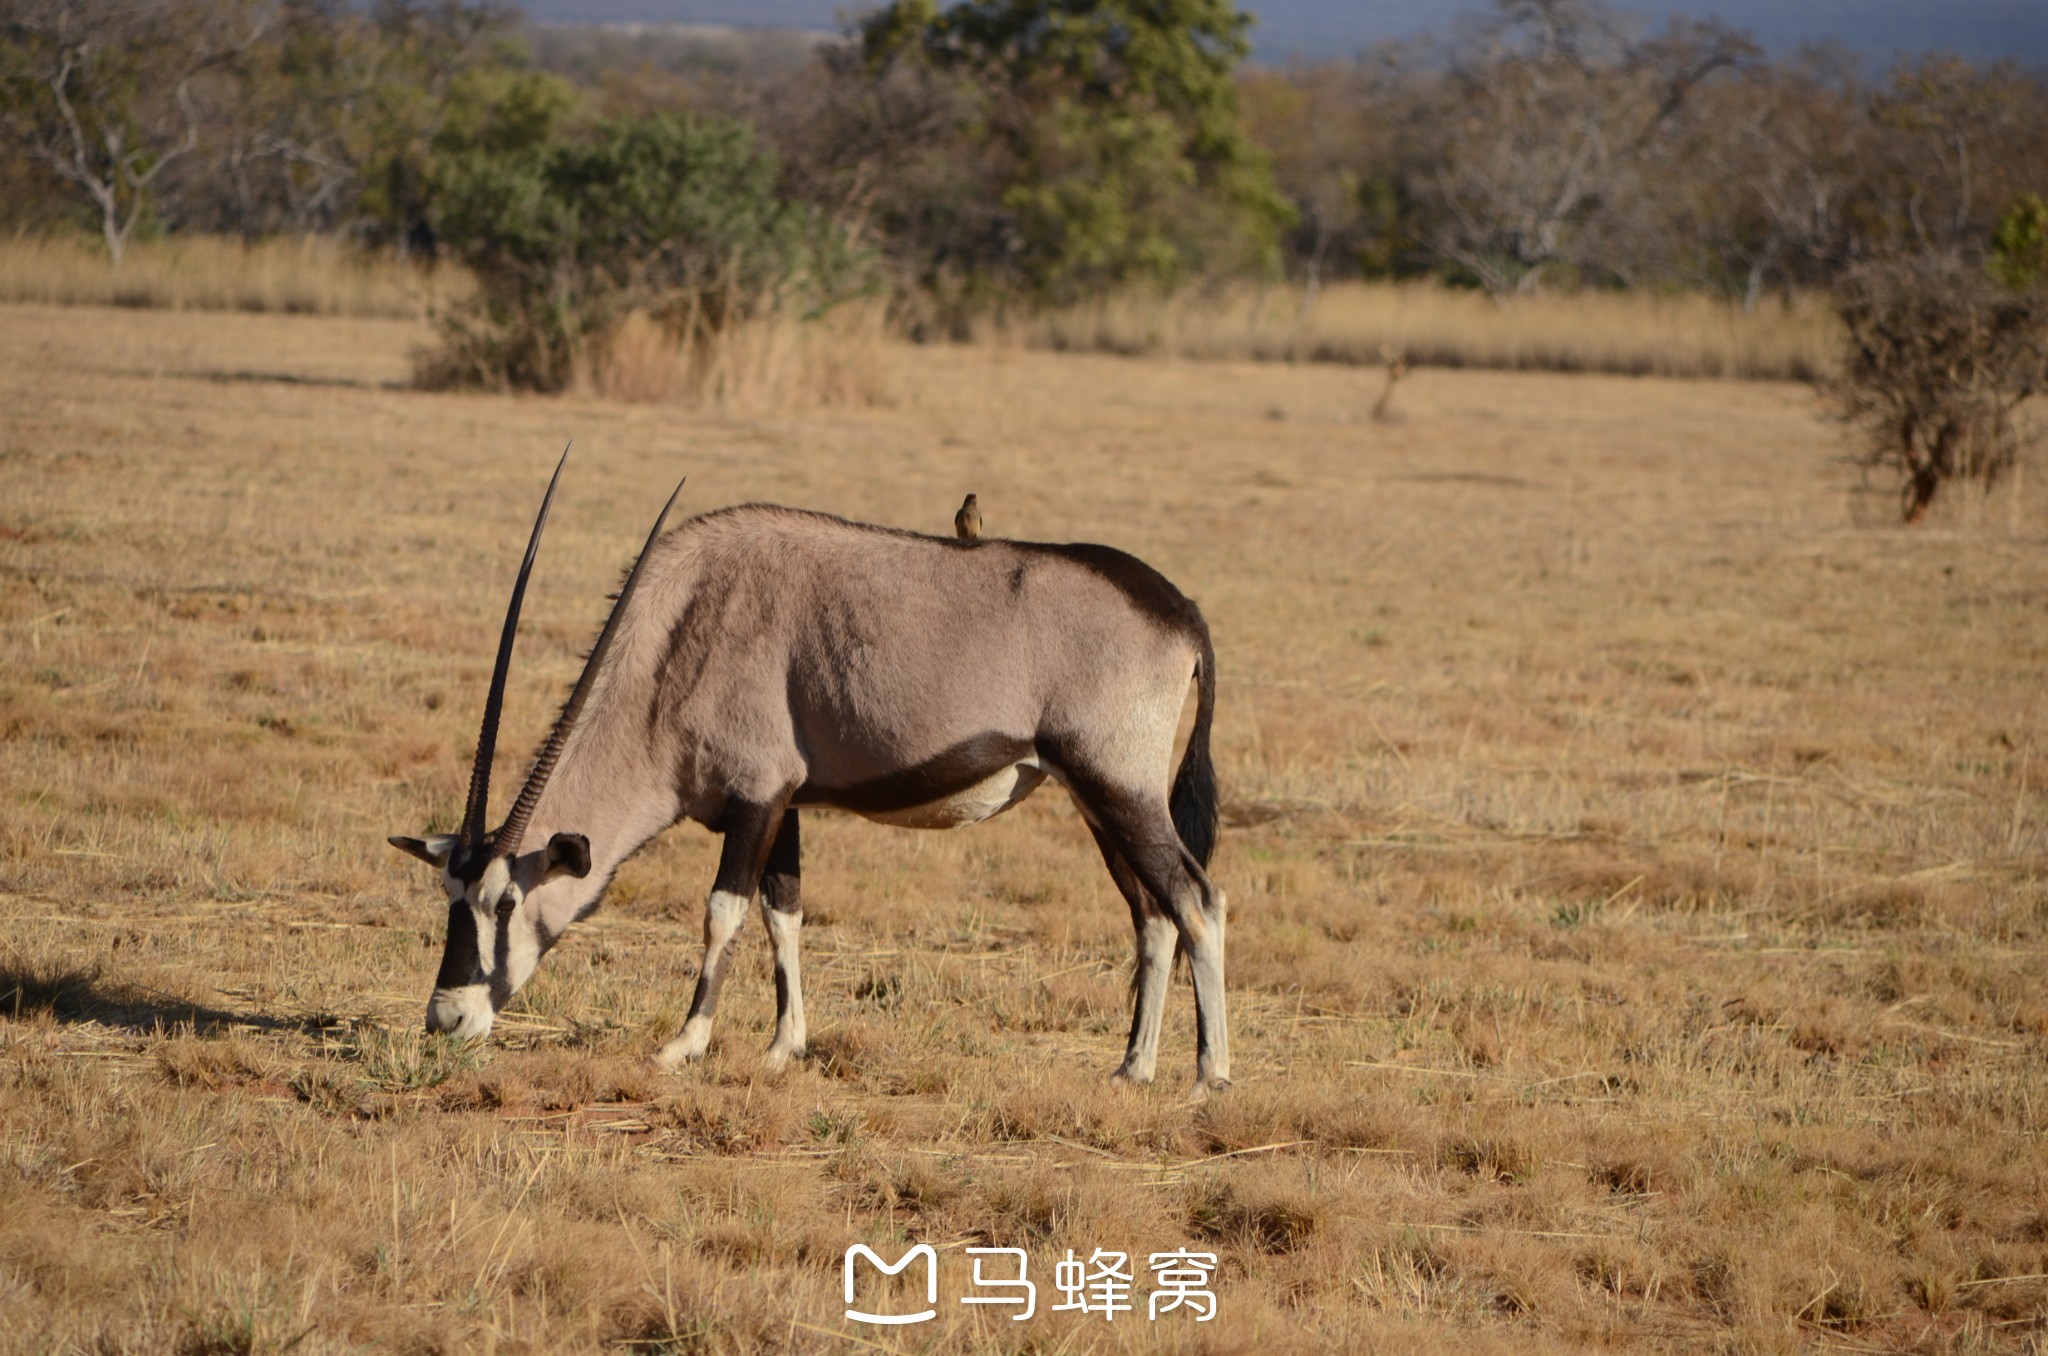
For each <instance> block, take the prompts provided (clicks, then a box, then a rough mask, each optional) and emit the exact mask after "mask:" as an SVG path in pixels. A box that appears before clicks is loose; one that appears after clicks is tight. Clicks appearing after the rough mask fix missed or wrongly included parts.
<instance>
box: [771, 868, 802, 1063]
mask: <svg viewBox="0 0 2048 1356" xmlns="http://www.w3.org/2000/svg"><path fill="white" fill-rule="evenodd" d="M761 918H762V921H764V922H766V923H767V924H768V938H769V940H770V941H772V942H774V943H775V996H776V998H777V999H778V1000H779V1001H778V1002H777V1003H776V1011H775V1039H774V1040H773V1041H772V1042H770V1043H769V1046H768V1054H767V1056H766V1057H765V1058H764V1060H763V1061H762V1062H763V1063H764V1064H765V1065H766V1067H768V1068H769V1069H771V1070H772V1069H780V1068H782V1067H783V1066H784V1065H785V1064H788V1063H789V1061H790V1060H791V1059H792V1058H794V1057H796V1056H798V1055H801V1054H803V1052H804V1047H805V1045H806V1044H807V1043H808V1041H809V1040H810V1034H809V1032H808V1031H807V1030H806V1029H805V1027H804V981H803V965H802V960H801V957H800V955H799V947H798V940H799V938H800V937H801V936H802V934H803V926H804V916H803V915H802V914H801V913H784V912H782V911H781V910H779V909H773V908H770V907H769V906H768V901H767V899H766V898H765V897H764V898H763V899H762V901H761Z"/></svg>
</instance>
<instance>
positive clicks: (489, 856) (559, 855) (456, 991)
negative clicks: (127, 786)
mask: <svg viewBox="0 0 2048 1356" xmlns="http://www.w3.org/2000/svg"><path fill="white" fill-rule="evenodd" d="M568 460H569V454H568V452H567V451H564V452H563V453H562V462H561V464H559V465H557V466H556V467H555V474H554V478H553V479H552V480H550V481H549V482H548V492H547V495H546V496H545V497H544V498H542V500H541V502H540V513H539V515H538V516H537V517H536V518H535V519H534V523H533V535H532V537H531V538H530V539H529V540H528V541H527V543H526V559H525V560H524V561H523V562H522V563H521V564H520V566H519V578H518V580H517V582H515V583H514V584H513V586H512V601H511V604H510V605H509V606H508V607H507V608H506V609H505V629H504V631H503V632H502V633H501V634H500V635H499V637H498V658H497V663H496V664H495V666H494V667H493V668H492V670H491V688H490V694H489V695H488V696H487V697H486V698H485V700H484V719H483V728H482V730H481V731H480V732H479V733H478V735H477V744H476V763H475V765H474V766H473V767H472V768H471V770H470V775H469V801H468V804H467V805H466V806H465V807H464V809H463V813H462V828H461V830H460V831H459V832H457V833H437V834H429V835H427V836H425V837H422V838H403V837H393V838H392V839H391V840H390V843H391V845H392V846H393V847H395V848H397V849H399V850H400V851H401V852H407V853H410V854H412V855H413V856H415V857H418V858H419V859H420V860H421V861H425V862H431V863H433V864H434V865H435V866H438V867H440V868H441V885H442V888H443V889H445V890H446V891H447V893H448V941H447V945H446V947H445V949H444V950H443V951H442V953H441V971H440V974H438V975H437V976H436V977H435V979H434V993H433V996H432V997H431V998H429V999H428V1000H427V1030H428V1031H443V1032H449V1033H451V1034H453V1035H456V1036H461V1037H463V1038H465V1039H468V1038H473V1037H479V1036H485V1035H488V1034H489V1033H490V1030H491V1023H492V1021H493V1020H494V1019H495V1018H496V1017H497V1014H498V1010H499V1009H500V1008H502V1007H504V1006H505V1004H506V1003H508V1002H510V1001H511V999H512V995H513V994H515V993H517V992H519V989H520V986H521V985H523V984H525V983H526V981H527V980H528V979H529V978H530V977H531V976H532V974H533V969H534V966H535V965H537V964H539V962H540V958H541V955H542V953H544V952H545V951H546V950H547V949H548V948H549V947H550V946H552V945H553V944H554V941H555V936H554V935H553V934H551V933H549V931H548V930H547V929H546V928H545V927H544V926H543V924H542V921H541V918H540V915H539V913H538V911H537V910H535V909H533V908H530V907H529V906H528V903H527V897H528V896H529V895H531V894H532V893H533V892H534V891H535V890H537V889H539V888H540V886H542V885H544V884H546V883H547V882H548V881H551V880H558V879H561V878H563V877H574V878H576V879H581V878H583V877H585V876H588V875H589V874H590V868H591V860H590V840H589V839H588V838H587V837H585V836H584V835H583V834H581V833H556V834H553V835H551V836H550V837H549V838H548V840H547V841H546V842H545V843H540V844H532V845H528V844H525V843H524V842H523V841H522V840H524V838H525V837H526V828H527V823H528V821H529V820H530V819H531V818H532V817H533V810H534V806H535V805H537V804H539V802H540V796H541V792H542V791H543V790H545V789H546V787H547V784H548V778H549V776H550V775H551V774H552V773H553V772H554V769H555V760H556V759H557V758H558V757H560V756H561V752H562V746H563V744H564V743H565V742H566V741H567V740H568V737H569V732H570V730H572V729H574V728H575V725H576V718H577V716H578V715H579V714H580V713H581V712H582V710H583V703H584V699H585V698H587V697H588V696H589V695H590V687H591V683H592V680H593V679H594V678H595V677H596V675H597V672H598V670H599V669H600V668H601V667H602V666H603V663H604V656H605V652H606V651H607V650H608V649H610V648H611V643H612V636H613V634H614V632H615V631H616V630H617V628H618V624H619V618H620V617H621V616H623V615H624V613H625V610H626V601H627V599H629V598H631V597H632V595H633V589H634V586H635V585H636V584H638V583H639V581H640V566H641V564H642V562H644V561H645V560H646V559H647V552H646V550H645V549H644V548H643V549H642V550H641V552H640V559H639V560H637V561H635V562H634V564H633V569H632V572H631V573H630V574H628V575H627V576H626V582H625V584H624V586H623V587H621V588H620V590H619V597H618V601H617V602H616V603H614V604H613V605H612V613H611V616H610V617H609V618H607V619H606V621H605V624H604V630H603V631H602V632H600V633H599V634H598V637H597V644H596V645H594V646H593V647H591V651H590V658H589V659H587V660H586V661H584V665H583V674H582V676H581V677H579V678H578V679H577V680H576V686H575V688H574V689H573V690H572V691H571V692H570V693H569V700H568V701H567V702H565V703H563V706H562V713H561V715H559V716H558V717H556V719H555V727H554V729H553V730H552V731H550V732H549V734H548V739H547V743H545V744H544V745H542V746H541V751H540V755H539V756H538V757H536V758H535V759H534V761H533V769H532V771H530V772H528V773H527V775H526V784H525V785H524V786H523V787H521V788H520V791H519V798H518V799H517V800H516V801H514V802H513V804H512V812H511V813H510V814H509V815H507V816H506V817H505V822H504V823H503V824H501V825H499V826H498V828H497V829H496V831H494V832H486V831H485V829H484V825H485V823H486V822H487V820H486V816H487V814H488V809H489V807H488V804H487V802H488V800H489V798H490V790H491V757H492V755H493V753H494V752H495V750H496V748H497V743H498V717H499V715H500V713H501V712H502V711H503V709H504V704H505V675H506V673H507V671H508V670H509V669H510V667H511V663H512V642H513V639H514V637H515V636H517V634H518V632H519V605H520V603H521V602H522V601H523V600H524V599H525V597H526V580H527V576H528V575H530V574H531V573H532V572H533V558H534V555H535V553H537V552H538V551H539V550H540V534H541V529H542V528H544V527H546V526H547V521H548V506H549V505H550V504H552V503H553V502H554V498H555V485H556V483H557V482H559V481H560V480H561V478H562V466H564V465H567V464H568ZM682 489H683V487H682V486H681V485H680V484H679V485H677V486H676V493H675V494H671V495H670V496H669V499H668V503H667V504H666V505H664V506H663V507H662V510H661V515H660V516H659V517H657V518H656V519H655V522H654V531H653V532H652V533H650V534H648V538H647V544H648V545H649V546H652V545H653V544H654V539H655V537H656V536H658V535H660V532H661V526H662V523H663V522H664V521H665V520H666V519H667V517H668V511H669V509H670V508H671V507H673V506H674V504H675V502H676V494H681V493H682Z"/></svg>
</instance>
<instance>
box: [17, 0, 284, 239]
mask: <svg viewBox="0 0 2048 1356" xmlns="http://www.w3.org/2000/svg"><path fill="white" fill-rule="evenodd" d="M269 17H270V16H269V14H268V10H267V7H265V6H263V5H261V4H258V3H256V2H255V0H226V2H218V0H214V2H209V0H162V2H161V3H156V4H146V5H108V4H104V3H94V0H13V3H10V4H9V5H8V6H7V7H6V8H5V9H4V10H0V128H4V130H5V131H6V133H7V138H6V139H7V140H8V141H10V142H12V143H14V145H15V146H16V147H17V148H19V149H20V150H22V151H25V152H26V153H27V154H28V156H29V157H30V158H32V159H34V160H36V161H38V162H40V163H41V164H42V165H44V166H46V167H47V168H48V170H49V172H50V173H51V174H53V175H54V176H55V177H56V178H57V179H58V180H59V181H61V182H63V183H65V184H68V185H70V186H71V187H72V188H74V189H75V190H76V191H77V192H78V193H79V194H80V196H81V198H82V199H83V202H82V204H81V205H82V206H85V207H87V208H88V209H89V210H90V212H91V214H92V215H93V217H94V218H95V219H96V224H97V225H98V227H99V231H100V237H101V239H102V240H104V241H105V242H106V247H107V254H108V256H109V257H110V258H112V259H113V261H114V262H115V263H116V264H119V263H120V261H121V255H122V252H123V251H124V250H125V249H126V248H127V245H128V241H129V239H130V237H131V236H133V235H134V234H135V231H136V228H137V227H138V226H139V225H141V223H142V222H144V221H145V220H147V219H148V218H149V216H150V214H151V209H152V206H153V201H154V199H153V193H154V190H155V187H156V185H157V182H158V180H159V178H160V176H162V175H163V173H164V171H165V170H167V169H168V168H170V167H171V166H172V165H174V164H175V163H177V162H178V161H179V160H181V159H183V158H184V157H186V156H189V155H191V154H192V153H193V152H194V151H195V150H197V149H198V147H199V143H200V114H199V101H200V91H199V88H198V87H199V86H200V85H201V83H202V82H204V81H205V80H207V79H208V78H209V77H210V76H214V75H217V74H218V73H219V72H220V70H221V68H222V67H224V66H225V65H226V64H227V63H228V62H229V61H230V60H232V59H233V57H234V56H235V55H236V54H237V53H239V52H240V51H241V50H243V49H244V48H246V47H247V46H248V45H249V44H251V43H253V42H254V41H255V40H256V39H257V37H259V36H260V35H261V33H262V31H263V28H264V26H265V24H266V22H267V21H268V19H269Z"/></svg>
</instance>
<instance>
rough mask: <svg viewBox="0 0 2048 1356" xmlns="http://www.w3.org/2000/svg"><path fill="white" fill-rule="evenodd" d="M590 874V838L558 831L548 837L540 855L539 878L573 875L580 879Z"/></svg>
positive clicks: (550, 878) (548, 878) (551, 878)
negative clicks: (545, 846) (551, 836)
mask: <svg viewBox="0 0 2048 1356" xmlns="http://www.w3.org/2000/svg"><path fill="white" fill-rule="evenodd" d="M589 874H590V840H589V839H588V838H585V837H584V836H583V835H582V834H580V833H558V834H556V835H555V836H554V837H553V838H550V839H548V845H547V848H546V850H545V851H544V852H543V853H542V855H541V861H540V878H541V879H542V880H553V879H554V878H555V877H557V876H574V877H576V879H578V880H582V879H583V878H584V877H585V876H587V875H589Z"/></svg>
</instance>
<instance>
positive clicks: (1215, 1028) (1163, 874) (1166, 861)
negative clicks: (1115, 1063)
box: [1067, 772, 1230, 1088]
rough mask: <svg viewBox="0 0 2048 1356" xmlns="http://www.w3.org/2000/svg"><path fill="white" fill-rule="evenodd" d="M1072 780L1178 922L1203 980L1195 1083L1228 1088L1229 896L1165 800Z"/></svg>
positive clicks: (1198, 984) (1103, 829)
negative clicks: (1205, 868) (1213, 880)
mask: <svg viewBox="0 0 2048 1356" xmlns="http://www.w3.org/2000/svg"><path fill="white" fill-rule="evenodd" d="M1067 783H1068V786H1069V787H1070V788H1072V789H1073V791H1074V795H1075V799H1076V800H1078V801H1079V802H1080V805H1081V809H1082V812H1083V813H1084V814H1086V815H1087V816H1088V818H1089V820H1090V821H1091V822H1092V823H1093V824H1094V825H1095V827H1096V831H1097V832H1098V833H1099V834H1101V835H1103V836H1105V837H1107V838H1108V840H1109V841H1110V843H1111V844H1113V845H1114V846H1115V848H1116V851H1117V855H1118V856H1120V857H1121V858H1122V859H1123V860H1124V861H1125V862H1127V863H1129V865H1130V868H1131V872H1132V874H1134V875H1135V876H1136V877H1137V878H1138V884H1139V885H1141V886H1143V887H1144V889H1145V893H1147V894H1148V895H1150V896H1151V897H1152V899H1153V900H1155V901H1157V903H1158V905H1159V907H1160V908H1161V909H1163V910H1164V911H1165V913H1166V915H1167V917H1169V918H1170V919H1172V920H1173V926H1174V928H1175V930H1176V931H1177V932H1178V934H1179V937H1180V944H1181V947H1182V948H1183V949H1184V950H1185V951H1186V952H1187V953H1188V968H1189V969H1190V970H1191V971H1192V972H1193V975H1194V981H1195V1082H1196V1084H1197V1086H1199V1087H1203V1088H1221V1087H1226V1086H1228V1085H1229V1083H1230V1032H1229V1024H1228V1021H1227V1019H1226V1017H1225V1013H1224V1002H1223V933H1224V923H1225V916H1226V909H1227V906H1226V904H1225V901H1224V898H1223V892H1222V891H1221V890H1219V889H1217V888H1216V887H1215V886H1214V885H1212V884H1210V882H1209V877H1208V875H1207V873H1206V872H1204V871H1203V870H1202V867H1201V864H1200V863H1198V862H1196V861H1195V859H1194V857H1193V856H1192V855H1191V854H1190V853H1189V852H1188V850H1187V847H1186V845H1185V844H1183V843H1182V842H1181V840H1180V834H1179V833H1178V832H1176V831H1175V829H1174V827H1173V818H1172V816H1171V815H1170V814H1169V813H1168V812H1167V808H1166V802H1165V800H1164V798H1162V797H1147V796H1144V795H1142V794H1139V793H1132V792H1127V791H1122V790H1119V789H1117V788H1116V787H1114V786H1111V785H1107V784H1103V783H1093V784H1091V783H1090V781H1089V780H1088V779H1086V778H1083V777H1077V776H1075V775H1073V774H1072V773H1071V772H1070V773H1069V775H1068V778H1067ZM1169 960H1170V957H1169ZM1162 987H1163V986H1162ZM1142 1000H1143V995H1142V993H1141V995H1140V1001H1141V1003H1142ZM1143 1016H1144V1011H1143V1008H1142V1006H1141V1007H1140V1009H1139V1011H1138V1012H1137V1013H1135V1014H1133V1018H1132V1027H1133V1035H1134V1036H1136V1035H1140V1034H1142V1033H1141V1032H1139V1031H1138V1030H1137V1028H1138V1027H1139V1025H1140V1023H1141V1021H1142V1019H1143ZM1155 1039H1156V1037H1155ZM1134 1048H1135V1047H1134Z"/></svg>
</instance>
